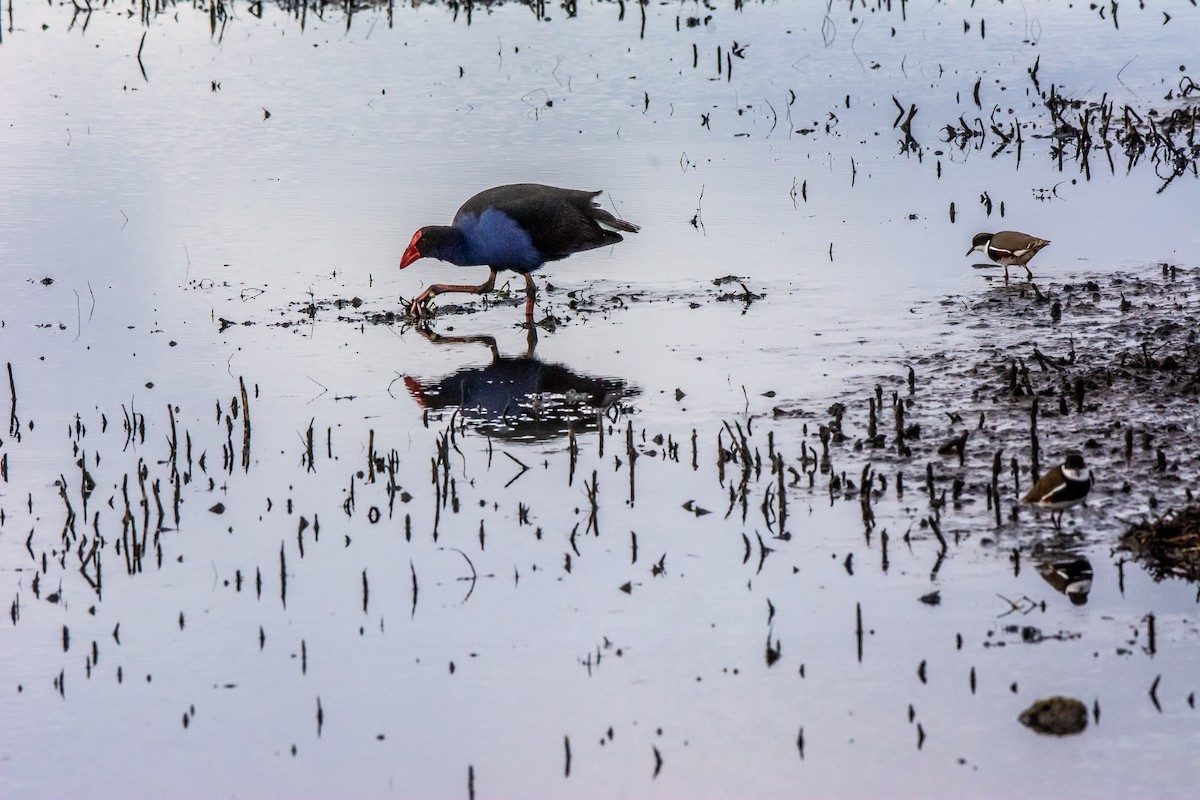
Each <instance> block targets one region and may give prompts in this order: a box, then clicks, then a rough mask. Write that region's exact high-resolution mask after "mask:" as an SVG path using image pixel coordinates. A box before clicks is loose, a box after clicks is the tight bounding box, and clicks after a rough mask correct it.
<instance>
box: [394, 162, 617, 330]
mask: <svg viewBox="0 0 1200 800" xmlns="http://www.w3.org/2000/svg"><path fill="white" fill-rule="evenodd" d="M599 194H600V192H585V191H579V190H576V189H559V188H557V187H554V186H543V185H542V184H538V183H517V184H511V185H508V186H497V187H495V188H493V189H487V190H486V191H482V192H480V193H479V194H477V195H475V196H474V197H472V198H471V199H470V200H468V201H467V202H465V203H463V205H462V208H460V209H459V210H458V213H457V214H455V215H454V221H453V222H452V223H451V224H450V225H429V226H426V227H424V228H421V229H420V230H418V231H417V232H416V233H414V234H413V237H412V241H410V242H409V243H408V248H407V249H406V250H405V251H404V256H403V257H402V258H401V259H400V269H404V268H405V267H407V266H408V265H409V264H412V263H413V262H414V261H416V260H417V259H419V258H436V259H439V260H441V261H449V262H450V263H451V264H457V265H458V266H460V267H469V266H476V265H486V266H487V268H488V270H489V272H488V278H487V280H486V281H484V282H483V283H481V284H479V285H478V286H472V285H470V284H447V283H435V284H433V285H432V286H430V287H428V288H427V289H425V291H423V292H421V293H420V294H419V295H417V297H416V299H414V300H413V301H412V305H411V306H410V307H409V311H410V313H412V315H413V316H416V317H426V316H429V313H430V311H429V301H430V300H432V299H433V298H434V297H435V296H437V295H439V294H444V293H446V292H470V293H473V294H483V293H485V292H490V291H491V290H492V288H493V287H494V286H495V283H496V273H497V272H499V271H500V270H502V269H509V270H512V271H513V272H517V273H520V274H521V275H524V276H525V316H526V317H532V316H533V302H534V298H535V297H536V296H537V288H536V287H535V286H534V285H533V278H532V277H530V273H532V272H533V271H534V270H536V269H538V268H540V267H541V266H542V265H543V264H545V263H546V262H547V261H557V260H558V259H560V258H566V257H567V256H569V255H571V254H572V253H578V252H581V251H583V250H592V249H594V248H597V247H605V246H607V245H612V244H616V243H617V242H620V241H622V240H623V239H624V237H623V236H621V234H619V233H617V231H625V232H626V233H637V231H638V226H636V225H634V224H633V223H631V222H626V221H625V220H623V219H620V218H618V217H615V216H613V215H612V214H610V213H609V212H607V211H605V210H604V209H602V208H600V206H599V205H598V204H597V203H596V202H595V198H596V197H597V196H598V195H599Z"/></svg>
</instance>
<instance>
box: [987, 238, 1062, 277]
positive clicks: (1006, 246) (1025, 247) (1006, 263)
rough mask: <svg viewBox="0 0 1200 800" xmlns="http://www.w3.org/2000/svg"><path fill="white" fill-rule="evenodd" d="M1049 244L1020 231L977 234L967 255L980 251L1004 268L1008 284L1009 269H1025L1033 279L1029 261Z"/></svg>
mask: <svg viewBox="0 0 1200 800" xmlns="http://www.w3.org/2000/svg"><path fill="white" fill-rule="evenodd" d="M1048 244H1050V242H1048V241H1046V240H1045V239H1039V238H1037V237H1036V236H1030V235H1029V234H1028V233H1021V232H1020V231H1000V232H999V233H977V234H975V238H974V239H972V240H971V249H970V250H968V251H967V255H971V253H974V252H975V251H976V250H978V251H979V252H981V253H983V254H984V255H985V256H987V257H988V258H990V259H991V260H992V261H995V262H996V263H997V264H999V265H1001V266H1002V267H1004V282H1005V283H1008V268H1009V267H1025V272H1027V273H1029V277H1030V278H1032V277H1033V271H1032V270H1031V269H1029V266H1028V264H1029V259H1031V258H1033V257H1034V256H1035V255H1037V252H1038V251H1039V250H1041V249H1042V248H1043V247H1045V246H1046V245H1048Z"/></svg>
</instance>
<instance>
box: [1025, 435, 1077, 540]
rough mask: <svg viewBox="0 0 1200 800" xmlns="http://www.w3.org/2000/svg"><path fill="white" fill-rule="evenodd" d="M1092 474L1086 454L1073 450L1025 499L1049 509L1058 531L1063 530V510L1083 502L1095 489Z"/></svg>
mask: <svg viewBox="0 0 1200 800" xmlns="http://www.w3.org/2000/svg"><path fill="white" fill-rule="evenodd" d="M1092 483H1093V478H1092V473H1091V471H1090V470H1088V468H1087V464H1085V463H1084V462H1083V456H1081V455H1079V454H1078V453H1072V454H1071V455H1069V456H1067V460H1066V461H1064V462H1063V463H1062V464H1061V465H1059V466H1057V467H1055V468H1054V469H1052V470H1050V471H1049V472H1047V473H1046V474H1045V475H1043V476H1042V477H1041V479H1039V480H1038V482H1037V483H1035V484H1034V485H1033V488H1032V489H1030V490H1029V493H1028V494H1026V495H1025V496H1024V497H1022V498H1021V502H1022V503H1024V504H1026V505H1031V506H1036V507H1038V508H1045V509H1049V511H1050V522H1051V524H1052V525H1054V528H1055V530H1061V529H1062V516H1063V511H1065V510H1066V509H1068V508H1070V507H1071V506H1076V505H1079V504H1080V503H1082V502H1083V499H1084V498H1085V497H1087V495H1088V492H1090V491H1091V490H1092Z"/></svg>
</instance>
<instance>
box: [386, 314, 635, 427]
mask: <svg viewBox="0 0 1200 800" xmlns="http://www.w3.org/2000/svg"><path fill="white" fill-rule="evenodd" d="M417 330H418V331H419V332H420V333H421V334H422V335H423V336H425V337H426V338H427V339H429V340H430V341H431V342H434V343H435V344H467V343H478V344H484V345H487V347H488V348H489V349H490V350H491V353H492V363H490V364H488V365H487V366H485V367H464V368H463V369H460V370H458V371H457V372H455V373H454V374H453V375H449V376H447V377H445V378H441V379H424V378H415V377H412V376H405V378H404V385H405V387H407V388H408V391H409V393H410V394H411V395H412V396H413V399H415V400H416V401H417V404H418V405H420V406H421V407H422V408H425V409H431V410H437V409H454V408H457V409H458V413H459V414H460V415H461V416H462V417H463V418H464V419H467V420H470V421H473V422H474V423H475V425H477V426H478V427H480V428H481V429H482V430H484V431H486V432H487V433H489V434H490V435H493V436H497V437H499V438H504V439H522V440H526V441H547V440H550V439H554V438H556V437H559V436H565V435H566V434H567V431H568V429H569V428H572V427H573V428H574V429H575V431H576V433H583V432H585V431H589V430H594V429H595V428H596V426H597V425H598V424H599V421H600V415H601V414H602V413H604V412H606V411H611V410H612V408H613V406H614V404H616V403H617V401H619V400H621V399H622V398H625V397H629V396H631V395H634V394H637V392H638V390H637V389H636V388H633V387H631V386H629V385H628V384H626V383H625V381H623V380H621V379H619V378H606V377H595V376H592V375H581V374H579V373H577V372H574V371H573V370H571V369H570V368H568V367H566V366H564V365H562V364H553V363H549V362H545V361H541V360H539V359H538V358H536V357H535V356H534V349H535V347H536V344H537V331H536V329H534V328H533V327H530V328H529V330H528V333H527V336H528V347H527V350H526V352H525V354H524V355H522V356H502V355H500V351H499V348H498V346H497V344H496V340H495V339H494V338H493V337H491V336H440V335H438V334H436V333H432V332H431V331H428V330H427V329H425V328H423V327H418V328H417Z"/></svg>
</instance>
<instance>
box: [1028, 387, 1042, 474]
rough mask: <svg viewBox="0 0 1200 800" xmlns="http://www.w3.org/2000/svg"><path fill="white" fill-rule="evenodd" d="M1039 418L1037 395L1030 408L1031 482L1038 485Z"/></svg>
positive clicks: (1039, 471)
mask: <svg viewBox="0 0 1200 800" xmlns="http://www.w3.org/2000/svg"><path fill="white" fill-rule="evenodd" d="M1037 417H1038V398H1037V396H1036V395H1035V396H1034V398H1033V403H1032V404H1030V406H1029V450H1030V452H1029V460H1030V464H1029V480H1030V481H1031V482H1032V483H1037V482H1038V478H1039V477H1040V476H1041V470H1040V467H1039V465H1038V453H1039V451H1040V449H1041V448H1040V446H1039V445H1038V431H1037Z"/></svg>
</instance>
